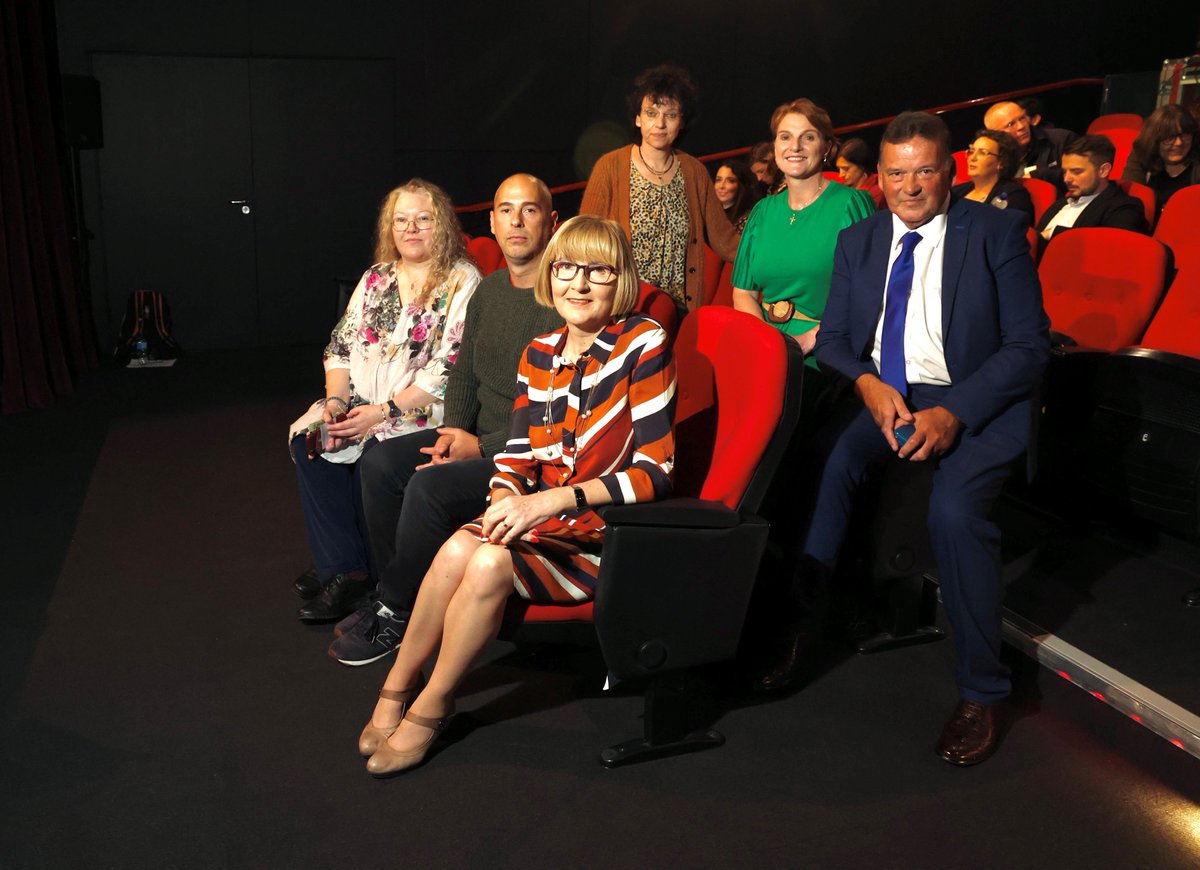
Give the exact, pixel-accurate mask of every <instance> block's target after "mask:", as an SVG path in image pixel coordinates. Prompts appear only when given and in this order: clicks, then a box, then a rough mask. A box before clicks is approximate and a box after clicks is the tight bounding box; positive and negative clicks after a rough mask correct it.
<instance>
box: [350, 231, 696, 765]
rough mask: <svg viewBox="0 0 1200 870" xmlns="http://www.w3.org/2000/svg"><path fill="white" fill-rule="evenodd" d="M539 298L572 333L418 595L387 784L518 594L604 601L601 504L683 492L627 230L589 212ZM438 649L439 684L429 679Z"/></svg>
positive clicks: (533, 354) (377, 757)
mask: <svg viewBox="0 0 1200 870" xmlns="http://www.w3.org/2000/svg"><path fill="white" fill-rule="evenodd" d="M534 296H535V298H536V299H537V301H538V302H540V303H541V304H543V305H547V306H550V305H552V306H553V307H554V308H555V309H556V310H557V311H558V313H559V314H560V315H561V316H562V318H563V320H565V321H566V325H565V326H564V327H563V328H562V329H559V330H557V331H555V332H551V333H549V334H547V335H543V336H540V337H539V338H536V339H534V340H533V342H532V343H530V345H529V346H528V347H527V348H526V350H525V353H524V355H523V356H522V358H521V363H520V367H519V369H518V372H517V385H518V390H517V393H518V396H517V400H516V402H515V403H514V405H513V417H512V434H511V437H510V439H509V442H508V446H507V447H506V448H505V450H504V452H502V453H500V454H498V455H497V456H496V473H495V475H494V476H493V477H492V479H491V483H490V488H491V494H490V496H489V500H490V502H491V504H490V506H489V507H488V508H487V510H486V511H484V513H483V516H481V517H480V518H479V519H478V520H476V521H475V522H473V523H468V524H467V525H466V526H463V527H462V529H460V530H459V531H457V532H455V533H454V535H453V536H452V537H451V538H450V540H448V541H447V542H446V543H445V544H444V545H443V546H442V548H441V550H439V551H438V554H437V556H436V557H435V558H434V560H433V564H432V565H431V566H430V568H429V571H428V573H427V574H426V575H425V579H424V581H423V582H422V584H421V591H420V593H419V594H418V596H417V600H416V605H415V606H414V608H413V614H412V617H411V619H410V620H409V623H408V631H407V633H406V634H405V636H404V643H403V644H401V646H400V651H399V653H398V655H397V657H396V661H395V663H394V664H393V665H392V669H391V671H390V672H389V673H388V676H387V679H386V680H385V681H384V684H383V689H382V690H381V691H380V693H379V695H380V698H379V701H378V703H377V704H376V705H375V711H374V713H373V714H372V716H371V721H370V722H368V723H367V726H366V728H364V729H363V732H362V735H361V736H360V738H359V744H358V746H359V751H360V752H361V753H362V754H363V755H364V756H369V757H370V760H369V761H368V762H367V770H368V771H369V772H370V773H372V774H373V775H375V776H380V777H382V776H391V775H393V774H396V773H399V772H401V771H403V770H407V769H408V768H411V767H415V766H416V765H418V764H420V763H421V762H422V761H423V760H424V758H425V756H426V754H427V753H428V752H429V749H430V747H431V746H432V745H433V743H434V741H435V739H436V738H437V736H438V734H439V733H441V731H442V730H443V728H444V727H445V725H446V723H447V721H448V720H449V718H450V716H451V715H452V713H453V712H454V695H455V691H456V690H457V688H458V685H459V683H460V682H461V681H462V679H463V677H464V676H465V675H466V673H467V671H468V670H469V669H470V667H471V665H472V663H473V662H474V661H475V659H476V657H477V656H478V655H479V654H480V652H481V651H482V650H483V648H484V647H485V646H486V645H487V644H488V643H489V642H490V641H491V640H493V639H494V638H495V637H496V635H497V633H498V632H499V630H500V622H501V618H502V617H503V615H504V606H505V602H506V601H507V600H508V598H509V596H510V595H511V594H513V593H514V592H515V593H516V594H517V595H519V596H520V597H522V598H524V599H527V600H529V601H533V602H535V603H538V604H580V603H583V602H585V601H589V600H591V598H592V596H593V591H594V588H595V585H596V578H597V577H598V576H599V572H600V560H601V557H602V548H603V544H604V534H605V525H604V521H603V520H602V519H600V517H599V516H598V515H597V514H596V513H595V511H594V509H595V508H596V507H599V506H600V505H606V504H623V503H631V502H639V501H651V500H653V499H658V498H662V497H663V496H664V495H666V494H667V493H668V492H669V491H670V488H671V472H672V467H673V462H674V454H675V440H674V434H673V428H672V427H673V423H674V416H675V364H674V362H673V361H672V358H671V352H670V349H669V347H668V343H667V336H666V333H665V332H663V330H662V328H661V327H660V326H659V325H658V324H657V323H655V322H654V321H653V320H650V319H648V318H646V317H643V316H642V315H640V314H637V313H633V307H634V305H635V304H636V303H637V299H638V274H637V269H636V268H635V266H634V263H633V252H632V251H631V250H630V246H629V242H628V240H627V239H626V237H625V233H624V231H623V230H622V228H621V226H620V225H618V224H617V223H615V222H614V221H609V220H603V219H600V218H596V217H587V216H580V217H575V218H572V219H571V220H569V221H567V222H566V223H565V224H563V226H562V229H560V230H559V231H558V233H557V235H555V236H554V238H553V239H551V240H550V244H549V246H548V247H547V248H546V251H545V253H544V254H543V256H542V261H541V266H540V271H539V274H538V277H537V284H536V285H535V287H534ZM439 646H440V651H439ZM435 652H437V653H438V656H437V662H436V663H435V665H434V667H433V671H432V673H431V675H430V677H429V682H428V683H427V684H426V683H424V681H423V672H422V668H423V667H424V666H425V664H426V663H428V662H429V660H430V659H432V658H433V656H434V653H435Z"/></svg>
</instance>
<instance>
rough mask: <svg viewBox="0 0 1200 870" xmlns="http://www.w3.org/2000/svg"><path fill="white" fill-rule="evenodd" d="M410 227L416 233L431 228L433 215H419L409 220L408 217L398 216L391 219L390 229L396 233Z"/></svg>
mask: <svg viewBox="0 0 1200 870" xmlns="http://www.w3.org/2000/svg"><path fill="white" fill-rule="evenodd" d="M410 226H411V227H413V228H414V229H415V230H416V231H417V232H421V231H423V230H427V229H429V228H430V227H432V226H433V215H428V214H419V215H417V216H416V217H415V218H410V217H409V216H408V215H404V214H398V215H395V216H394V217H393V218H392V229H394V230H395V231H396V232H399V233H402V232H404V231H405V230H407V229H408V228H409V227H410Z"/></svg>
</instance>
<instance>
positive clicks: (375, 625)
mask: <svg viewBox="0 0 1200 870" xmlns="http://www.w3.org/2000/svg"><path fill="white" fill-rule="evenodd" d="M410 615H411V614H409V613H408V612H406V611H400V612H399V613H396V612H394V611H392V610H391V609H389V608H388V606H387V605H385V604H384V603H383V602H380V603H379V604H378V605H376V607H375V609H374V610H372V611H367V612H366V613H365V614H364V615H363V617H362V619H360V620H358V622H357V623H355V624H354V625H352V626H351V627H350V628H349V629H348V630H346V629H344V630H343V632H342V636H341V637H338V638H335V639H334V641H333V643H331V644H330V645H329V657H330V658H333V659H337V660H338V661H339V662H341V663H342V664H344V665H349V666H350V667H358V666H359V665H369V664H370V663H371V662H376V661H379V660H380V659H381V658H383V657H384V656H386V655H387V654H388V653H392V652H395V651H396V650H397V649H398V648H399V646H400V641H402V640H404V632H405V630H406V629H407V628H408V618H409V616H410Z"/></svg>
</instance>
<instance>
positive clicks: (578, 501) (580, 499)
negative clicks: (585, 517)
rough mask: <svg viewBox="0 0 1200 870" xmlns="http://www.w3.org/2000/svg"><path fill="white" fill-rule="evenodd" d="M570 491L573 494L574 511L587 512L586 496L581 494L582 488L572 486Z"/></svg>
mask: <svg viewBox="0 0 1200 870" xmlns="http://www.w3.org/2000/svg"><path fill="white" fill-rule="evenodd" d="M571 489H572V490H573V491H574V493H575V510H577V511H582V510H587V506H588V503H587V496H586V495H584V494H583V487H582V486H573V487H571Z"/></svg>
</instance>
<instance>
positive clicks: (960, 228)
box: [942, 203, 971, 347]
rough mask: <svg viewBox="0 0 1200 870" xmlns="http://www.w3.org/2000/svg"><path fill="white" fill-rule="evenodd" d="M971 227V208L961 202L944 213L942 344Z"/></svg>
mask: <svg viewBox="0 0 1200 870" xmlns="http://www.w3.org/2000/svg"><path fill="white" fill-rule="evenodd" d="M970 228H971V210H970V209H969V208H964V207H962V205H961V203H959V204H956V206H951V208H950V211H949V213H947V215H946V242H945V244H946V252H945V254H944V255H943V257H942V345H943V347H944V346H945V345H946V336H947V335H949V333H950V316H951V315H952V314H953V312H954V300H955V297H956V296H957V295H958V282H959V278H960V277H961V275H962V268H963V263H964V262H965V261H966V253H967V235H968V234H969V233H970Z"/></svg>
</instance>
